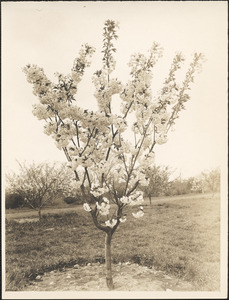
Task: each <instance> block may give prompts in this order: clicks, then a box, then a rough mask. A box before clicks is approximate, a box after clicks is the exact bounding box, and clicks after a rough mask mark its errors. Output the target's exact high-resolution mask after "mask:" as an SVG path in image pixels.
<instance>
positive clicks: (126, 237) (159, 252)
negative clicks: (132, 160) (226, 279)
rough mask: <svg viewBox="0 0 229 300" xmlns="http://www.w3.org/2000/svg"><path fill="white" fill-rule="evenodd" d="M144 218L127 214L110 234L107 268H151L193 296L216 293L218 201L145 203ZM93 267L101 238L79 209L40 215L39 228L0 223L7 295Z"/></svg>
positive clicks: (99, 255)
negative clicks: (188, 287) (56, 274)
mask: <svg viewBox="0 0 229 300" xmlns="http://www.w3.org/2000/svg"><path fill="white" fill-rule="evenodd" d="M172 200H173V201H172ZM133 210H136V208H133ZM144 212H145V216H144V217H143V218H142V219H134V218H133V217H132V216H130V214H131V211H129V212H128V213H127V222H126V223H123V224H121V225H120V227H119V228H118V229H117V231H116V232H115V234H114V236H113V240H112V257H113V263H118V262H120V261H121V262H125V261H131V262H135V263H138V264H142V265H147V266H152V265H153V266H154V267H155V268H157V269H158V270H162V271H165V272H166V273H168V274H173V275H176V276H177V277H180V278H183V279H185V280H187V281H190V282H192V283H193V284H194V285H195V286H196V290H199V291H201V290H208V291H214V290H219V284H220V281H219V277H220V199H219V196H215V197H214V198H212V197H211V195H210V196H209V197H206V195H198V196H194V197H190V196H188V197H187V196H180V197H177V198H169V197H168V198H163V199H159V200H155V201H152V205H151V206H150V205H148V202H147V205H146V206H145V207H144ZM15 215H16V213H15ZM96 261H100V262H101V263H103V262H104V233H103V232H101V231H99V230H98V229H96V228H95V227H94V225H93V223H92V220H91V217H90V214H88V213H87V212H85V211H84V210H83V209H82V207H80V208H79V207H77V208H76V207H73V208H72V212H69V211H64V210H63V211H61V210H60V211H59V212H58V213H55V214H48V213H46V214H44V217H43V219H42V221H41V222H34V223H31V222H29V223H18V222H16V221H14V220H13V219H7V218H6V290H7V291H16V290H23V287H24V286H25V284H26V283H27V282H28V280H31V279H34V278H35V277H36V276H37V275H38V274H43V273H44V272H47V271H51V270H54V269H57V268H59V269H61V268H64V267H65V266H73V265H74V264H76V263H78V264H85V263H88V262H96Z"/></svg>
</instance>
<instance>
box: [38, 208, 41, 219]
mask: <svg viewBox="0 0 229 300" xmlns="http://www.w3.org/2000/svg"><path fill="white" fill-rule="evenodd" d="M38 216H39V221H40V220H41V209H40V208H39V209H38Z"/></svg>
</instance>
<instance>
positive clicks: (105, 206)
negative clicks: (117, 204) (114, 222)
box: [96, 197, 110, 216]
mask: <svg viewBox="0 0 229 300" xmlns="http://www.w3.org/2000/svg"><path fill="white" fill-rule="evenodd" d="M96 207H97V209H98V211H99V213H100V214H101V215H103V216H107V215H109V210H110V204H109V200H108V199H107V198H105V197H103V201H102V203H101V204H99V203H98V202H96Z"/></svg>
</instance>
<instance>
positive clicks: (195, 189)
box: [5, 163, 220, 219]
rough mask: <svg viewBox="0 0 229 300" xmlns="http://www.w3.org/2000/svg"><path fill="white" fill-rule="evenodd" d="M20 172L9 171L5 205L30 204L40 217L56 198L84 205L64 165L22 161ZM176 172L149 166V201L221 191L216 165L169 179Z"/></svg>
mask: <svg viewBox="0 0 229 300" xmlns="http://www.w3.org/2000/svg"><path fill="white" fill-rule="evenodd" d="M19 167H20V171H19V173H18V174H16V173H14V172H11V173H8V174H6V193H5V207H6V209H9V208H11V209H12V208H18V207H30V208H32V209H34V210H36V211H37V212H38V216H39V219H41V211H42V208H43V207H44V206H47V205H55V203H56V202H55V200H56V199H57V198H58V199H61V201H62V203H63V202H64V203H66V204H69V205H71V204H82V203H84V201H83V199H82V194H81V191H80V189H79V187H78V188H77V185H75V180H74V178H73V179H72V180H71V181H70V184H69V178H71V177H72V171H71V170H69V169H68V168H66V165H65V164H59V163H53V164H50V163H40V164H35V163H32V164H26V163H22V164H21V163H19ZM172 173H173V171H172V170H171V168H169V166H156V165H154V166H153V167H150V168H148V171H147V177H148V180H149V181H150V184H149V185H148V186H147V187H145V186H140V187H139V189H140V190H142V191H143V192H144V196H145V198H148V199H149V201H150V204H151V202H152V198H154V197H159V196H175V195H184V194H190V193H209V192H210V193H213V194H214V193H215V192H219V191H220V169H219V168H215V169H213V170H210V171H204V172H202V173H201V174H200V175H199V176H197V177H190V178H188V179H181V178H180V177H178V178H175V179H173V180H170V176H171V174H172ZM117 186H119V188H118V189H117V196H118V194H120V195H121V194H122V190H123V189H125V185H124V184H123V183H120V182H119V183H117ZM84 197H88V199H87V201H88V202H89V203H90V201H91V197H90V196H89V190H88V191H87V190H85V196H84Z"/></svg>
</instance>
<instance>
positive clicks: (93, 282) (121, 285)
mask: <svg viewBox="0 0 229 300" xmlns="http://www.w3.org/2000/svg"><path fill="white" fill-rule="evenodd" d="M112 271H113V281H114V286H115V289H114V290H115V291H194V290H195V288H194V286H193V285H192V284H190V283H189V282H186V281H183V280H181V279H179V278H176V277H172V276H168V275H166V274H165V273H164V272H162V271H157V270H155V269H154V268H148V267H145V266H140V265H138V264H131V263H129V262H127V263H119V264H113V265H112ZM105 277H106V275H105V265H104V264H100V263H98V264H90V263H89V264H87V265H86V266H79V265H75V266H74V268H65V269H64V270H61V271H60V270H55V271H51V272H48V273H45V274H44V275H38V276H37V277H36V279H35V280H34V281H32V282H31V283H30V284H29V285H27V286H26V287H25V289H24V291H107V290H108V288H107V286H106V279H105Z"/></svg>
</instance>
